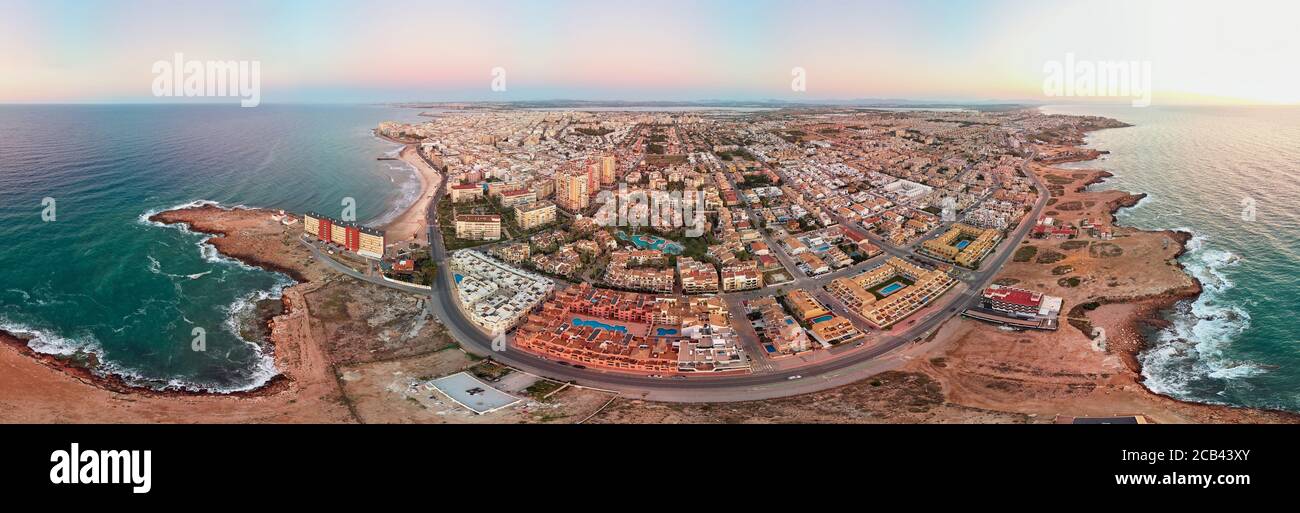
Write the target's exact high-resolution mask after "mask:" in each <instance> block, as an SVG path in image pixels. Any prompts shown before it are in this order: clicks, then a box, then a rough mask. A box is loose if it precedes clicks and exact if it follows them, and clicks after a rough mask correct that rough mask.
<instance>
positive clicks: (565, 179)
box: [555, 171, 591, 213]
mask: <svg viewBox="0 0 1300 513" xmlns="http://www.w3.org/2000/svg"><path fill="white" fill-rule="evenodd" d="M588 185H589V183H588V181H587V174H586V173H583V172H576V171H569V172H564V173H560V174H557V175H555V204H556V205H557V206H559V207H560V208H562V209H564V210H565V211H568V212H573V213H577V212H581V211H583V210H586V208H587V206H588V205H590V200H591V197H590V196H589V191H588V188H587V187H588Z"/></svg>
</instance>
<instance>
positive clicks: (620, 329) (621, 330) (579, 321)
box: [573, 317, 627, 333]
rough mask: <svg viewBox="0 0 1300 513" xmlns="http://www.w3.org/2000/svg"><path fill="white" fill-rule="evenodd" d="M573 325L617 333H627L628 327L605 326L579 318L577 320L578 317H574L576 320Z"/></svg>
mask: <svg viewBox="0 0 1300 513" xmlns="http://www.w3.org/2000/svg"><path fill="white" fill-rule="evenodd" d="M573 325H574V326H587V327H591V328H599V329H602V330H606V331H617V332H619V333H627V327H626V326H619V325H617V324H605V323H603V322H600V321H586V320H582V319H579V318H577V317H574V318H573Z"/></svg>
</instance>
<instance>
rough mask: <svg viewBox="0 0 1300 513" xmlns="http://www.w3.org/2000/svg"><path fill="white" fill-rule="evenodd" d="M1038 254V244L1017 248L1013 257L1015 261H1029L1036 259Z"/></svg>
mask: <svg viewBox="0 0 1300 513" xmlns="http://www.w3.org/2000/svg"><path fill="white" fill-rule="evenodd" d="M1037 254H1038V246H1021V247H1020V248H1018V249H1016V254H1015V255H1013V256H1012V257H1011V260H1012V261H1014V262H1028V261H1030V260H1033V259H1034V255H1037Z"/></svg>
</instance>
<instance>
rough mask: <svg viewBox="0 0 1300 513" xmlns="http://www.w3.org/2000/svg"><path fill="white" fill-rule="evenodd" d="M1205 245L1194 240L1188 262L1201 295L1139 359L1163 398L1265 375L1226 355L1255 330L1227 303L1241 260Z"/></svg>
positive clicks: (1244, 315)
mask: <svg viewBox="0 0 1300 513" xmlns="http://www.w3.org/2000/svg"><path fill="white" fill-rule="evenodd" d="M1205 242H1206V238H1205V237H1204V236H1201V235H1194V236H1193V237H1192V239H1191V240H1190V241H1188V243H1187V256H1186V257H1185V258H1184V259H1183V260H1184V262H1183V265H1184V267H1186V269H1187V271H1188V272H1190V273H1191V274H1192V276H1194V277H1196V279H1197V280H1199V281H1200V282H1201V285H1202V291H1201V295H1200V296H1198V297H1197V298H1196V299H1195V300H1194V301H1191V302H1184V303H1181V304H1179V305H1177V306H1176V307H1175V309H1174V313H1173V315H1172V317H1171V319H1170V320H1171V322H1172V325H1171V326H1170V327H1169V328H1168V329H1166V330H1164V331H1162V332H1161V333H1160V335H1159V338H1158V339H1157V340H1156V342H1155V344H1154V345H1153V347H1152V348H1151V349H1148V350H1147V351H1144V352H1143V353H1142V354H1141V355H1139V359H1140V360H1141V361H1142V374H1143V376H1144V377H1145V378H1146V384H1147V387H1148V388H1150V389H1151V390H1153V391H1156V392H1159V393H1168V394H1172V395H1175V396H1178V395H1187V394H1191V393H1193V391H1192V387H1191V385H1192V384H1193V383H1195V382H1197V381H1202V380H1204V379H1206V378H1211V379H1218V380H1227V381H1232V380H1238V379H1241V378H1247V377H1251V376H1257V375H1259V374H1262V373H1264V372H1266V370H1265V369H1264V368H1263V367H1261V366H1260V365H1257V364H1255V363H1253V362H1248V361H1240V360H1234V359H1231V358H1229V357H1227V356H1226V355H1225V352H1226V351H1227V349H1229V348H1230V347H1231V346H1232V343H1233V341H1235V340H1237V338H1238V337H1239V336H1240V335H1241V334H1242V333H1243V332H1245V331H1246V329H1247V328H1249V327H1250V313H1249V312H1248V311H1247V310H1246V309H1245V308H1244V307H1243V306H1242V305H1237V304H1233V303H1230V302H1228V301H1227V300H1225V299H1224V298H1223V296H1224V294H1225V293H1226V292H1227V291H1229V290H1231V289H1232V288H1233V287H1234V286H1235V284H1234V283H1233V281H1232V280H1231V279H1230V277H1229V274H1228V271H1227V270H1228V269H1230V268H1232V267H1234V266H1236V265H1238V264H1239V263H1240V262H1241V258H1240V257H1238V256H1237V255H1235V254H1233V253H1232V252H1230V251H1226V250H1222V249H1217V248H1209V247H1207V246H1206V243H1205Z"/></svg>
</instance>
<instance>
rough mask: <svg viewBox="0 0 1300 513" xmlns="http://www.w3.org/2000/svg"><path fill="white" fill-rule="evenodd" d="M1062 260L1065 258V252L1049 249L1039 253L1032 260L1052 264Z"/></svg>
mask: <svg viewBox="0 0 1300 513" xmlns="http://www.w3.org/2000/svg"><path fill="white" fill-rule="evenodd" d="M1062 260H1065V253H1061V252H1059V251H1052V250H1050V249H1049V250H1047V251H1044V252H1042V253H1041V254H1039V255H1038V259H1037V260H1034V262H1035V263H1039V264H1054V263H1057V262H1060V261H1062Z"/></svg>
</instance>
